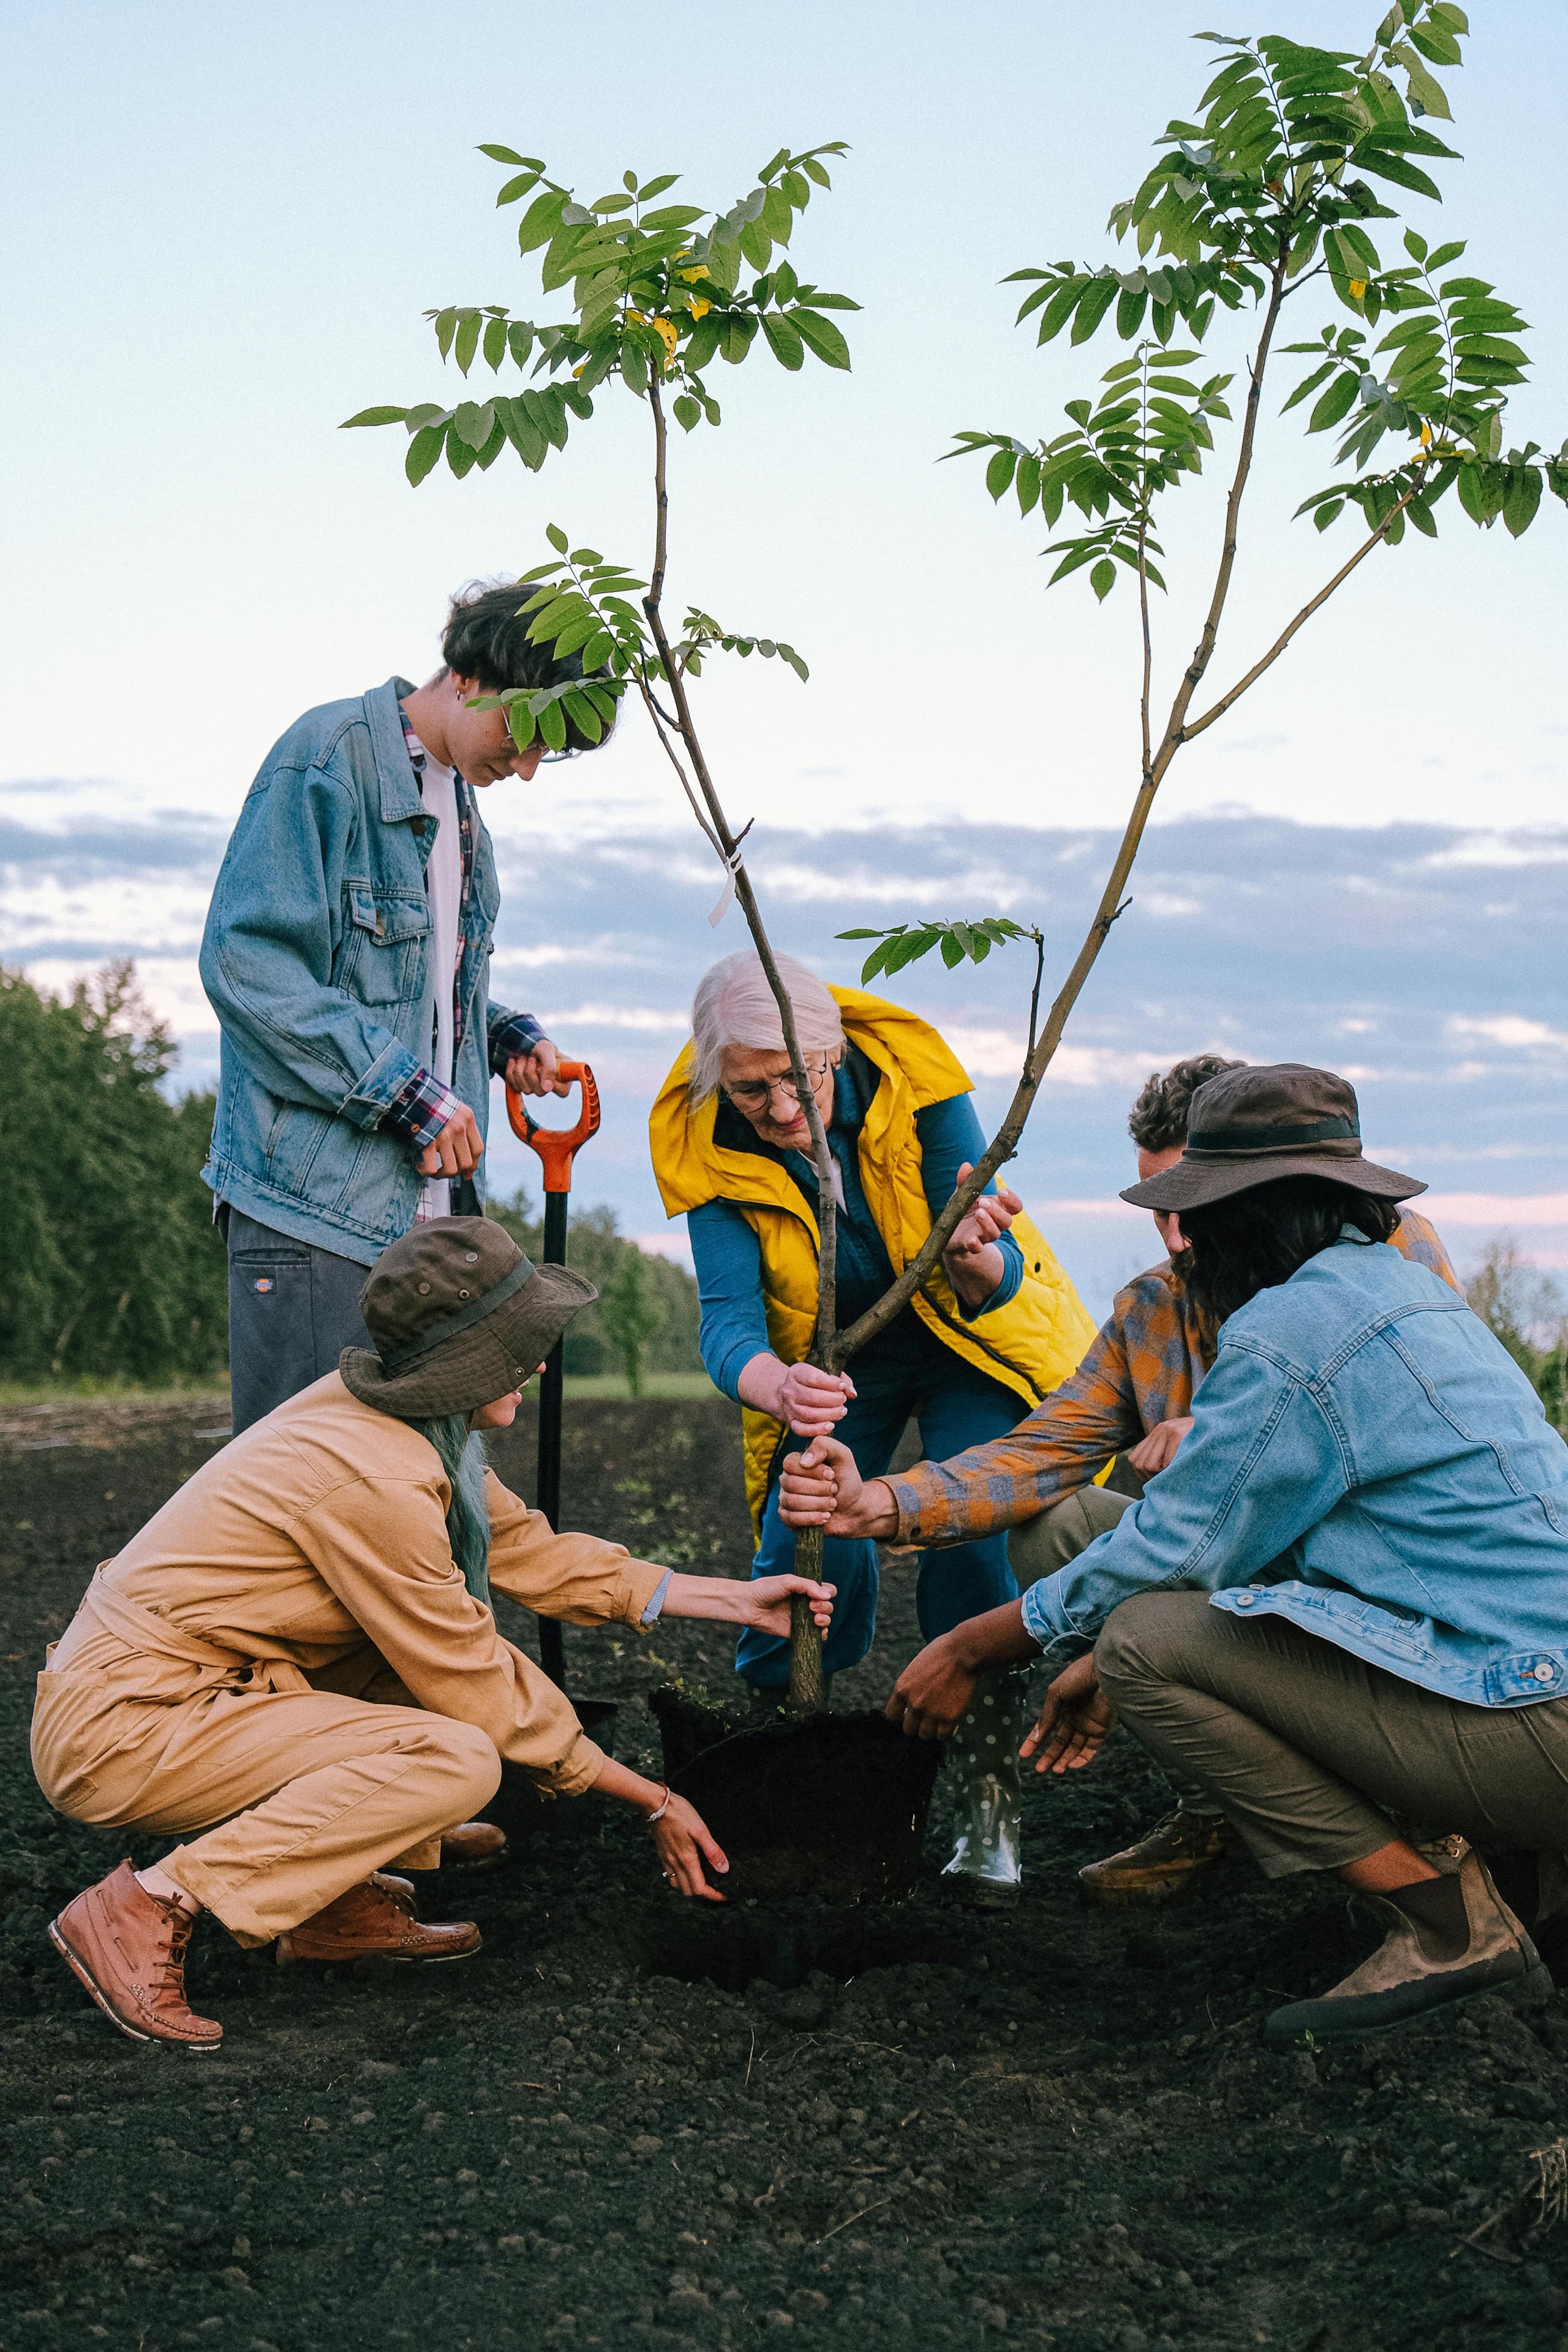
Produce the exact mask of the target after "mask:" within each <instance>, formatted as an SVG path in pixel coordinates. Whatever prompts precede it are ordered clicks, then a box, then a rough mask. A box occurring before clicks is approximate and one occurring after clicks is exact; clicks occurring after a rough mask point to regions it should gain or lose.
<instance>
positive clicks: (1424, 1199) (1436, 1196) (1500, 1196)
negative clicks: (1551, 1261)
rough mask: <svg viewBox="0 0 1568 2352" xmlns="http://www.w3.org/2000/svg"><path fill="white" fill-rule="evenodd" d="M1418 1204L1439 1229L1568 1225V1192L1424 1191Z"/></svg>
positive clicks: (1493, 1229) (1492, 1228) (1497, 1229)
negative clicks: (1480, 1226)
mask: <svg viewBox="0 0 1568 2352" xmlns="http://www.w3.org/2000/svg"><path fill="white" fill-rule="evenodd" d="M1415 1206H1416V1207H1417V1208H1419V1210H1420V1212H1421V1214H1422V1215H1423V1216H1424V1217H1430V1218H1431V1220H1432V1222H1433V1223H1434V1224H1435V1225H1436V1226H1438V1227H1439V1229H1440V1228H1441V1227H1442V1226H1444V1225H1486V1226H1488V1227H1489V1228H1490V1229H1491V1230H1492V1231H1493V1232H1498V1231H1500V1230H1502V1229H1504V1228H1508V1227H1517V1226H1520V1225H1568V1192H1424V1193H1423V1194H1422V1195H1421V1197H1420V1199H1419V1201H1417V1202H1416V1203H1415Z"/></svg>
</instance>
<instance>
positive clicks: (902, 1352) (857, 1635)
mask: <svg viewBox="0 0 1568 2352" xmlns="http://www.w3.org/2000/svg"><path fill="white" fill-rule="evenodd" d="M902 1319H903V1318H900V1323H901V1322H902ZM912 1319H913V1318H910V1320H911V1321H912ZM918 1330H919V1338H920V1339H921V1341H923V1342H924V1343H925V1344H924V1345H923V1346H921V1345H917V1346H915V1347H913V1348H910V1349H904V1348H900V1349H896V1350H895V1349H889V1350H887V1351H886V1352H885V1353H883V1352H881V1351H878V1350H875V1349H868V1351H867V1353H866V1355H865V1356H863V1357H860V1358H858V1360H856V1362H855V1363H854V1364H852V1365H851V1367H850V1376H851V1378H852V1379H853V1381H854V1382H855V1387H856V1391H857V1393H856V1395H855V1397H854V1399H853V1401H852V1402H851V1404H850V1406H849V1410H848V1412H847V1413H846V1414H845V1416H844V1418H843V1420H842V1421H841V1422H839V1423H837V1427H836V1428H835V1430H834V1435H835V1436H836V1437H837V1438H839V1439H841V1440H842V1442H843V1443H844V1444H846V1445H847V1447H848V1448H849V1451H850V1453H851V1454H853V1455H854V1456H855V1464H856V1467H857V1468H858V1471H859V1473H860V1475H861V1476H862V1477H863V1478H879V1477H880V1476H881V1475H882V1473H883V1471H884V1470H886V1468H887V1466H888V1465H889V1462H890V1461H891V1460H892V1458H893V1455H894V1453H895V1452H896V1450H897V1447H898V1443H899V1440H900V1437H901V1436H902V1435H903V1433H904V1427H905V1424H906V1423H908V1422H909V1421H910V1420H911V1419H912V1420H913V1421H914V1422H915V1423H917V1425H918V1427H919V1430H920V1437H921V1451H922V1452H923V1454H925V1455H926V1456H927V1457H928V1458H929V1459H930V1460H931V1461H935V1462H942V1461H945V1460H946V1459H947V1457H948V1456H949V1454H962V1453H963V1451H964V1449H965V1448H966V1447H967V1446H971V1445H982V1444H984V1443H985V1442H986V1440H987V1439H988V1438H993V1437H1001V1436H1003V1435H1004V1434H1005V1432H1006V1431H1008V1430H1009V1429H1016V1427H1017V1425H1018V1423H1019V1422H1020V1421H1021V1420H1022V1419H1023V1417H1024V1414H1025V1412H1026V1406H1025V1405H1024V1403H1023V1402H1022V1401H1021V1399H1020V1398H1019V1397H1017V1396H1016V1394H1015V1393H1014V1391H1012V1390H1011V1389H1009V1388H1005V1387H1004V1386H1003V1384H1002V1382H1001V1381H994V1380H992V1379H991V1378H990V1377H989V1376H988V1374H986V1373H984V1372H981V1371H977V1370H974V1368H973V1366H971V1365H969V1364H966V1363H964V1362H963V1361H962V1360H960V1359H959V1358H958V1357H956V1356H954V1355H953V1354H952V1351H951V1349H947V1348H944V1347H943V1346H942V1342H941V1341H940V1340H939V1339H933V1338H931V1335H930V1334H929V1333H928V1332H926V1330H925V1328H924V1327H923V1326H920V1327H918ZM900 1336H901V1335H900ZM804 1445H805V1439H804V1438H798V1437H792V1438H791V1439H790V1440H789V1442H788V1444H785V1445H784V1446H781V1447H780V1449H779V1451H780V1455H781V1458H782V1456H783V1455H784V1454H785V1453H789V1452H799V1451H800V1450H801V1449H802V1448H803V1447H804ZM822 1549H823V1563H822V1573H823V1576H824V1578H825V1580H826V1581H827V1582H828V1583H829V1584H835V1585H837V1588H838V1595H837V1600H836V1601H834V1604H833V1626H832V1630H831V1632H830V1633H829V1634H828V1636H827V1646H826V1651H825V1653H824V1656H823V1664H824V1666H825V1668H826V1672H827V1673H828V1674H830V1675H837V1674H842V1673H843V1672H844V1671H845V1670H846V1669H847V1667H849V1666H858V1664H859V1663H860V1661H861V1659H862V1658H863V1657H864V1656H865V1655H866V1653H867V1651H868V1649H869V1648H870V1646H871V1639H872V1636H873V1634H874V1633H876V1630H877V1583H878V1575H877V1547H876V1545H875V1544H874V1543H872V1542H871V1541H869V1540H868V1538H853V1539H851V1538H844V1537H841V1536H829V1537H828V1538H827V1540H826V1543H825V1544H824V1545H823V1548H822ZM794 1566H795V1536H794V1534H793V1532H792V1531H791V1529H790V1528H786V1527H785V1526H784V1523H783V1521H782V1520H781V1519H780V1517H779V1489H778V1480H777V1476H776V1475H775V1476H774V1480H773V1486H772V1489H771V1490H770V1492H769V1495H768V1504H767V1509H766V1511H765V1512H764V1514H763V1539H762V1542H761V1543H760V1545H759V1546H758V1548H757V1556H756V1558H755V1559H754V1560H753V1561H752V1575H753V1576H754V1577H755V1576H782V1575H787V1574H788V1572H789V1571H790V1570H791V1569H793V1568H794ZM1017 1598H1018V1587H1017V1585H1016V1583H1015V1581H1014V1579H1013V1571H1012V1570H1011V1568H1010V1567H1009V1566H1008V1564H1007V1538H1006V1535H1005V1532H1004V1533H1002V1534H1000V1535H994V1536H985V1537H984V1538H982V1539H981V1540H980V1541H979V1542H977V1543H965V1544H950V1545H944V1546H942V1548H941V1549H935V1550H931V1551H923V1552H921V1563H920V1570H919V1574H918V1578H917V1581H916V1585H915V1609H916V1612H917V1614H918V1616H919V1618H920V1626H921V1633H923V1634H924V1635H925V1638H926V1640H927V1641H928V1642H930V1641H934V1640H935V1638H936V1636H937V1635H938V1634H939V1633H951V1632H952V1628H953V1627H954V1626H955V1625H961V1624H963V1622H964V1620H965V1618H968V1617H978V1616H980V1615H982V1614H983V1613H984V1611H986V1610H987V1609H1000V1608H1001V1607H1002V1606H1003V1604H1004V1603H1005V1601H1016V1599H1017ZM735 1666H736V1671H737V1672H738V1673H740V1674H742V1675H744V1676H745V1677H746V1680H747V1681H748V1682H752V1683H755V1684H757V1685H759V1687H761V1688H762V1689H764V1690H779V1689H782V1688H783V1687H784V1685H786V1684H787V1683H788V1681H789V1643H787V1642H785V1641H782V1640H780V1639H779V1638H778V1637H777V1636H776V1635H774V1634H772V1633H758V1632H756V1630H755V1629H754V1628H753V1627H751V1626H748V1627H747V1629H746V1631H745V1632H744V1633H742V1636H741V1639H740V1643H739V1644H738V1646H737V1649H736V1652H735Z"/></svg>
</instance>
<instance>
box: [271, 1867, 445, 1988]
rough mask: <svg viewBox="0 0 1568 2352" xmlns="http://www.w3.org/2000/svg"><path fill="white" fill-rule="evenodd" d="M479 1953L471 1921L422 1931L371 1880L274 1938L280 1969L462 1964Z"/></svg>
mask: <svg viewBox="0 0 1568 2352" xmlns="http://www.w3.org/2000/svg"><path fill="white" fill-rule="evenodd" d="M478 1950H479V1929H478V1928H477V1927H475V1926H474V1924H473V1921H472V1920H471V1919H457V1920H450V1921H447V1922H446V1923H444V1924H441V1925H431V1926H426V1923H425V1922H424V1921H423V1920H419V1919H416V1918H415V1917H414V1916H413V1915H412V1914H411V1913H410V1912H408V1911H405V1909H404V1907H403V1905H402V1903H401V1902H400V1901H399V1900H398V1899H397V1897H396V1896H395V1895H391V1894H389V1893H388V1892H387V1890H386V1889H385V1888H384V1887H381V1886H377V1885H375V1883H374V1880H372V1879H369V1878H362V1879H361V1881H360V1883H359V1885H357V1886H351V1887H350V1888H349V1890H348V1892H347V1893H346V1894H344V1895H339V1896H338V1898H337V1901H336V1902H335V1903H329V1904H328V1905H327V1906H326V1908H325V1910H324V1911H318V1912H317V1913H316V1915H315V1916H314V1917H313V1918H310V1919H301V1920H300V1925H299V1926H298V1927H290V1928H289V1929H288V1930H287V1931H286V1933H285V1934H283V1935H281V1936H279V1938H278V1958H279V1965H280V1966H281V1967H284V1968H287V1966H288V1965H289V1961H290V1960H360V1959H372V1958H374V1959H384V1960H464V1959H467V1958H468V1954H469V1953H470V1952H477V1951H478Z"/></svg>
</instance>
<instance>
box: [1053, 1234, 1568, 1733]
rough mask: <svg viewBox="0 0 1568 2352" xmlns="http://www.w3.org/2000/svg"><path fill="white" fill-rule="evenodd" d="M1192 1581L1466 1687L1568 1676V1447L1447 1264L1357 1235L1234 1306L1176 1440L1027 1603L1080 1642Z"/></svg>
mask: <svg viewBox="0 0 1568 2352" xmlns="http://www.w3.org/2000/svg"><path fill="white" fill-rule="evenodd" d="M1182 1590H1186V1591H1204V1592H1207V1593H1208V1594H1209V1595H1210V1596H1211V1603H1210V1605H1211V1606H1212V1607H1214V1608H1216V1609H1220V1610H1224V1611H1226V1612H1227V1613H1229V1614H1231V1615H1235V1616H1242V1617H1247V1616H1257V1617H1267V1616H1279V1617H1282V1618H1284V1619H1285V1620H1286V1621H1287V1622H1289V1623H1291V1624H1294V1625H1296V1626H1299V1627H1300V1628H1301V1629H1302V1630H1303V1631H1304V1632H1307V1633H1313V1634H1315V1635H1317V1636H1318V1637H1319V1638H1320V1639H1321V1640H1324V1641H1329V1642H1332V1643H1336V1644H1337V1645H1338V1646H1339V1647H1340V1648H1342V1649H1344V1650H1348V1651H1349V1652H1351V1653H1352V1654H1353V1655H1355V1656H1357V1657H1360V1658H1363V1659H1364V1660H1366V1661H1367V1662H1368V1663H1369V1664H1373V1665H1378V1666H1382V1667H1383V1668H1384V1669H1385V1670H1386V1671H1387V1672H1389V1673H1391V1674H1394V1675H1399V1676H1400V1678H1401V1679H1402V1680H1404V1681H1406V1682H1411V1683H1415V1684H1417V1685H1420V1686H1421V1687H1422V1688H1423V1689H1426V1690H1432V1691H1436V1692H1439V1693H1441V1694H1442V1695H1443V1696H1446V1697H1448V1698H1452V1699H1456V1700H1458V1701H1461V1702H1462V1703H1463V1704H1465V1705H1467V1706H1530V1705H1532V1704H1536V1703H1539V1702H1541V1701H1543V1700H1547V1699H1556V1698H1560V1697H1563V1696H1565V1695H1568V1446H1564V1444H1563V1439H1562V1437H1561V1436H1560V1435H1559V1434H1558V1433H1557V1432H1556V1431H1555V1430H1554V1429H1552V1427H1551V1426H1550V1424H1549V1423H1547V1421H1546V1418H1545V1415H1544V1413H1543V1412H1542V1406H1541V1401H1540V1399H1539V1397H1537V1395H1536V1394H1535V1391H1534V1390H1533V1389H1532V1388H1531V1384H1530V1382H1529V1381H1528V1380H1527V1379H1526V1378H1525V1376H1524V1374H1523V1372H1522V1371H1521V1370H1520V1368H1519V1366H1518V1365H1517V1364H1516V1363H1515V1362H1514V1361H1513V1360H1512V1358H1511V1357H1510V1355H1509V1354H1508V1352H1507V1350H1506V1349H1504V1348H1503V1347H1502V1346H1501V1345H1500V1342H1499V1341H1498V1340H1497V1339H1495V1338H1494V1337H1493V1335H1492V1333H1491V1332H1490V1331H1489V1329H1488V1328H1487V1327H1486V1325H1485V1324H1484V1323H1482V1322H1481V1320H1480V1319H1479V1317H1478V1316H1475V1315H1472V1314H1471V1312H1470V1310H1469V1308H1468V1307H1467V1306H1466V1305H1465V1303H1464V1301H1463V1299H1462V1298H1460V1297H1458V1296H1457V1295H1456V1294H1455V1292H1454V1291H1453V1290H1451V1289H1450V1288H1449V1287H1448V1286H1447V1283H1445V1282H1443V1281H1442V1280H1441V1279H1440V1277H1439V1276H1436V1274H1434V1273H1432V1272H1431V1271H1430V1270H1429V1269H1428V1268H1427V1267H1426V1266H1424V1265H1415V1264H1413V1263H1412V1262H1411V1261H1410V1260H1408V1259H1406V1258H1405V1257H1402V1256H1401V1255H1400V1254H1399V1253H1398V1252H1397V1251H1396V1250H1391V1249H1384V1248H1381V1247H1378V1246H1376V1245H1374V1244H1367V1243H1365V1242H1364V1241H1362V1240H1361V1239H1359V1238H1346V1237H1345V1236H1342V1238H1341V1240H1340V1241H1339V1242H1338V1243H1336V1244H1333V1245H1332V1246H1331V1247H1330V1248H1329V1249H1326V1250H1324V1251H1322V1252H1321V1253H1320V1255H1318V1256H1316V1257H1313V1258H1309V1259H1308V1261H1307V1263H1306V1264H1305V1265H1303V1266H1301V1267H1300V1268H1299V1269H1298V1271H1297V1272H1296V1273H1295V1274H1294V1275H1292V1276H1291V1277H1290V1279H1289V1282H1286V1283H1281V1284H1279V1286H1276V1287H1274V1288H1271V1289H1268V1290H1262V1291H1259V1292H1258V1295H1257V1297H1254V1298H1252V1299H1250V1300H1249V1301H1248V1302H1247V1305H1246V1306H1245V1307H1241V1308H1240V1309H1238V1311H1237V1313H1236V1314H1235V1315H1233V1316H1231V1317H1230V1318H1229V1319H1228V1320H1227V1321H1226V1324H1225V1326H1224V1328H1223V1330H1222V1332H1221V1334H1220V1348H1219V1352H1218V1355H1217V1357H1216V1359H1215V1365H1214V1369H1213V1370H1211V1371H1210V1373H1209V1375H1208V1377H1207V1379H1206V1380H1205V1381H1204V1382H1203V1384H1202V1386H1201V1387H1200V1388H1199V1390H1198V1391H1197V1393H1196V1395H1195V1396H1194V1400H1193V1427H1192V1430H1191V1433H1190V1434H1189V1435H1188V1436H1187V1438H1186V1440H1185V1441H1184V1444H1183V1445H1182V1447H1181V1449H1180V1451H1179V1452H1178V1453H1177V1454H1176V1457H1175V1459H1174V1461H1173V1463H1172V1464H1171V1465H1170V1467H1169V1468H1168V1469H1166V1470H1164V1471H1163V1472H1162V1473H1161V1474H1160V1475H1159V1476H1158V1477H1157V1478H1153V1479H1152V1480H1151V1481H1150V1483H1149V1486H1148V1488H1147V1491H1146V1492H1145V1494H1144V1495H1143V1496H1142V1500H1141V1501H1140V1502H1138V1503H1137V1504H1136V1505H1135V1506H1134V1507H1133V1508H1132V1509H1131V1510H1130V1511H1128V1512H1126V1513H1125V1514H1124V1515H1123V1517H1121V1520H1120V1521H1119V1523H1118V1524H1117V1526H1116V1527H1114V1528H1111V1529H1110V1532H1109V1533H1108V1534H1106V1535H1103V1536H1101V1537H1100V1538H1099V1539H1098V1541H1096V1542H1095V1543H1092V1544H1090V1545H1089V1548H1088V1549H1086V1550H1085V1551H1083V1552H1081V1553H1080V1554H1079V1557H1078V1559H1075V1560H1073V1561H1071V1562H1069V1564H1068V1566H1067V1567H1066V1568H1064V1569H1062V1570H1058V1573H1057V1574H1056V1575H1055V1576H1051V1577H1047V1578H1045V1579H1044V1580H1042V1581H1041V1582H1040V1583H1038V1584H1036V1585H1033V1586H1031V1588H1030V1590H1029V1591H1028V1592H1026V1594H1025V1596H1024V1604H1023V1606H1024V1622H1025V1623H1026V1626H1027V1628H1028V1631H1029V1633H1030V1634H1031V1635H1032V1637H1033V1638H1034V1639H1035V1640H1036V1641H1037V1642H1038V1643H1039V1644H1040V1646H1041V1648H1042V1649H1043V1650H1046V1651H1047V1653H1049V1654H1053V1655H1056V1656H1058V1657H1065V1656H1068V1655H1076V1654H1079V1653H1080V1652H1081V1651H1083V1650H1084V1649H1086V1648H1088V1647H1089V1644H1090V1643H1092V1642H1093V1641H1094V1639H1095V1637H1096V1636H1097V1634H1098V1633H1099V1632H1100V1627H1101V1626H1102V1625H1103V1624H1104V1622H1105V1621H1106V1619H1107V1617H1108V1616H1109V1615H1110V1612H1111V1611H1112V1610H1113V1609H1114V1608H1116V1607H1117V1606H1118V1604H1119V1603H1120V1602H1121V1601H1128V1600H1133V1599H1135V1598H1136V1596H1138V1595H1139V1594H1141V1593H1148V1592H1160V1591H1182Z"/></svg>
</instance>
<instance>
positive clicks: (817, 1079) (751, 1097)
mask: <svg viewBox="0 0 1568 2352" xmlns="http://www.w3.org/2000/svg"><path fill="white" fill-rule="evenodd" d="M828 1060H829V1056H828V1055H826V1054H803V1055H802V1056H801V1061H802V1063H803V1065H804V1066H805V1075H806V1077H807V1079H808V1080H809V1081H810V1083H811V1086H812V1087H813V1089H815V1088H816V1087H818V1086H820V1085H821V1083H822V1081H823V1079H824V1078H825V1077H826V1075H827V1065H828ZM724 1092H725V1093H726V1094H727V1095H728V1096H729V1097H730V1100H731V1102H732V1103H733V1104H734V1106H735V1108H736V1109H737V1110H766V1109H767V1108H768V1105H769V1104H770V1103H771V1102H772V1101H773V1097H774V1095H787V1096H788V1097H789V1099H790V1101H791V1102H793V1103H795V1104H796V1105H798V1104H799V1102H800V1100H801V1092H800V1088H799V1087H798V1086H797V1085H796V1084H795V1078H794V1077H793V1076H792V1075H791V1073H790V1072H789V1071H788V1070H786V1071H785V1072H784V1076H782V1077H778V1078H744V1079H742V1082H741V1084H740V1085H739V1086H734V1087H731V1086H727V1087H725V1088H724Z"/></svg>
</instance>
